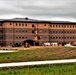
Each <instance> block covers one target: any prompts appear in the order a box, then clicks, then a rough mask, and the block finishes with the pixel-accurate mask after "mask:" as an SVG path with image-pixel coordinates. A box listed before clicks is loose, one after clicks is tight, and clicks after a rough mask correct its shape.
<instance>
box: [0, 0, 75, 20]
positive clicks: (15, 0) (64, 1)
mask: <svg viewBox="0 0 76 75" xmlns="http://www.w3.org/2000/svg"><path fill="white" fill-rule="evenodd" d="M14 17H29V18H34V19H43V20H67V21H68V20H69V21H76V0H0V18H14Z"/></svg>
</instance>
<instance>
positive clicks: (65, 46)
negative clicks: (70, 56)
mask: <svg viewBox="0 0 76 75" xmlns="http://www.w3.org/2000/svg"><path fill="white" fill-rule="evenodd" d="M64 46H65V47H66V46H68V47H70V46H72V45H71V44H70V43H69V44H66V45H64Z"/></svg>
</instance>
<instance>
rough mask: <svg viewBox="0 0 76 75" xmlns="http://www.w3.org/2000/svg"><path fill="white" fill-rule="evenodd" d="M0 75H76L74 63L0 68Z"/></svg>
mask: <svg viewBox="0 0 76 75" xmlns="http://www.w3.org/2000/svg"><path fill="white" fill-rule="evenodd" d="M0 75H76V63H73V64H60V65H42V66H28V67H14V68H0Z"/></svg>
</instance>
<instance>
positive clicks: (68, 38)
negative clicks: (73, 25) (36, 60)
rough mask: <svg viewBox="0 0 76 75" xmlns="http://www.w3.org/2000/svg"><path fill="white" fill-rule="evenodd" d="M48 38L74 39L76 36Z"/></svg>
mask: <svg viewBox="0 0 76 75" xmlns="http://www.w3.org/2000/svg"><path fill="white" fill-rule="evenodd" d="M50 39H76V37H50Z"/></svg>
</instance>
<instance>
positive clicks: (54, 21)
mask: <svg viewBox="0 0 76 75" xmlns="http://www.w3.org/2000/svg"><path fill="white" fill-rule="evenodd" d="M51 23H76V22H70V21H51Z"/></svg>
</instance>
